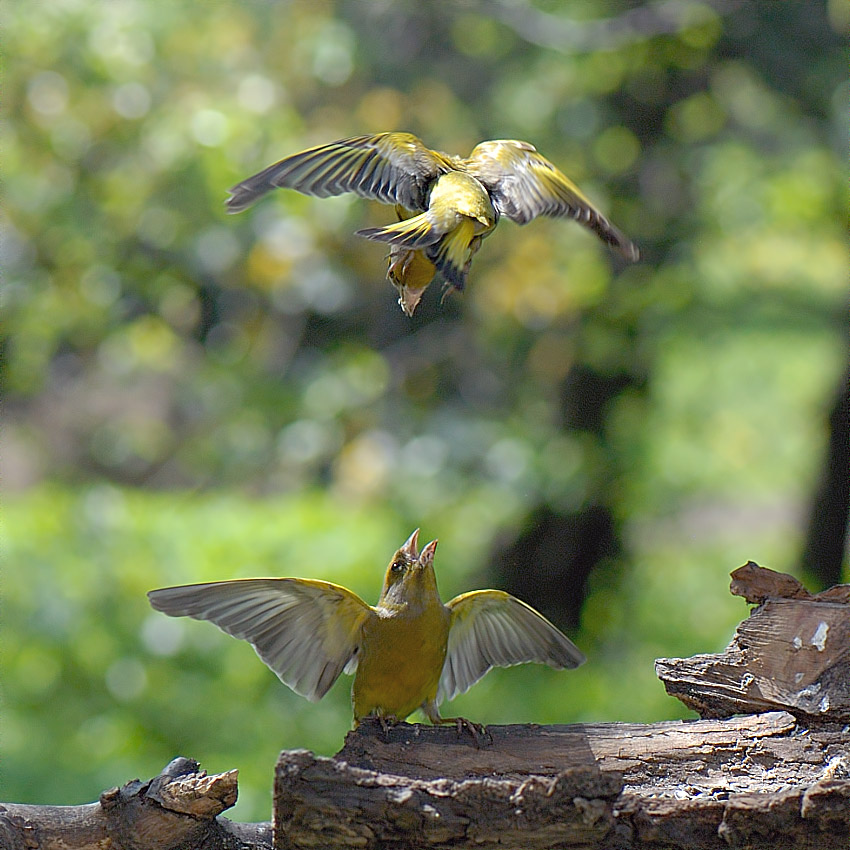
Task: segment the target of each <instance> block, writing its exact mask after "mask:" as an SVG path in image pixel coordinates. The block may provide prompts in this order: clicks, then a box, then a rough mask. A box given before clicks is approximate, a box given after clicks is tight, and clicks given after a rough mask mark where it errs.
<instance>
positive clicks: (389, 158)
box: [226, 133, 639, 315]
mask: <svg viewBox="0 0 850 850" xmlns="http://www.w3.org/2000/svg"><path fill="white" fill-rule="evenodd" d="M275 188H287V189H295V190H297V191H299V192H303V193H304V194H306V195H314V196H316V197H319V198H326V197H328V196H330V195H341V194H343V193H345V192H353V193H355V194H356V195H359V196H360V197H362V198H369V199H371V200H375V201H381V202H382V203H385V204H395V206H396V212H397V215H398V218H399V220H398V221H396V222H394V223H393V224H388V225H386V226H384V227H369V228H365V229H363V230H358V231H357V235H358V236H364V237H365V238H367V239H372V240H375V241H378V242H385V243H387V244H388V245H389V246H390V253H389V257H388V261H389V262H388V271H387V277H388V278H389V279H390V281H391V282H392V283H393V285H394V286H395V287H396V289H397V290H398V292H399V304H400V305H401V307H402V309H403V310H404V312H405V313H407V314H408V315H413V311H414V310H415V309H416V305H417V304H418V303H419V300H420V299H421V297H422V293H423V292H424V290H425V288H426V287H427V286H428V284H429V283H430V282H431V278H433V277H434V276H435V274H436V273H437V272H439V273H440V275H441V276H442V277H443V278H444V280H445V281H446V284H447V291H449V290H452V289H454V290H458V291H460V290H462V289H463V288H464V286H465V285H466V279H467V275H468V274H469V267H470V264H471V262H472V256H473V254H475V252H476V251H477V250H478V248H479V247H480V245H481V240H482V239H484V238H485V237H486V236H488V235H489V234H490V233H491V232H492V231H493V229H494V228H495V227H496V224H497V223H498V221H499V218H500V217H501V216H505V217H506V218H509V219H511V220H512V221H515V222H516V223H517V224H526V223H528V222H529V221H531V220H532V219H533V218H536V217H537V216H540V215H544V216H551V217H554V218H572V219H575V220H576V221H577V222H579V223H580V224H582V225H584V226H585V227H587V228H588V229H590V230H591V231H593V232H594V233H595V234H596V235H597V236H598V237H599V238H600V239H602V241H603V242H605V243H606V244H608V245H610V246H611V247H612V248H615V249H616V250H617V251H619V252H620V253H621V254H622V255H623V256H624V257H625V258H626V259H627V260H629V261H630V262H634V261H636V260H637V259H638V257H639V252H638V249H637V246H636V245H635V244H634V243H633V242H632V241H631V240H629V239H628V238H626V236H624V235H623V234H622V233H621V232H620V231H619V230H618V229H617V228H616V227H614V225H613V224H611V222H610V221H608V219H607V218H605V216H604V215H602V213H601V212H600V211H599V210H598V209H596V207H594V206H593V204H592V203H591V202H590V201H589V200H588V199H587V198H586V197H585V195H584V194H582V192H581V190H580V189H579V188H578V186H576V185H575V183H573V182H572V180H570V179H569V178H568V177H567V176H566V175H564V174H563V173H561V172H560V171H559V170H558V169H557V168H556V167H555V166H554V165H553V164H552V163H551V162H549V160H548V159H546V158H545V157H543V156H541V154H539V153H538V152H537V150H536V148H535V147H534V146H533V145H531V144H529V143H528V142H520V141H517V140H515V139H502V140H495V141H489V142H481V143H480V144H479V145H477V146H476V147H475V148H474V149H473V151H472V153H471V154H470V155H469V156H468V157H467V158H465V159H464V158H462V157H458V156H453V155H450V154H445V153H441V152H440V151H435V150H431V149H430V148H427V147H426V146H425V145H424V144H423V142H422V141H421V140H420V139H418V138H417V137H416V136H414V135H412V134H410V133H377V134H376V135H370V136H353V137H352V138H348V139H341V140H340V141H337V142H331V143H330V144H325V145H319V146H318V147H314V148H309V149H308V150H305V151H301V152H300V153H296V154H293V155H292V156H288V157H286V158H285V159H282V160H280V162H276V163H275V164H274V165H270V166H269V167H268V168H265V169H264V170H263V171H260V172H258V173H257V174H254V175H253V176H251V177H248V178H247V179H245V180H243V181H242V182H241V183H237V184H236V185H235V186H234V187H233V188H232V189H230V197H229V198H228V199H227V201H226V206H227V211H228V212H231V213H238V212H241V211H242V210H244V209H246V208H248V207H249V206H251V205H252V204H253V203H254V202H255V201H257V200H258V199H259V198H261V197H262V196H263V195H264V194H266V192H269V191H270V190H272V189H275ZM426 278H427V281H426ZM423 281H426V282H425V283H424V284H423Z"/></svg>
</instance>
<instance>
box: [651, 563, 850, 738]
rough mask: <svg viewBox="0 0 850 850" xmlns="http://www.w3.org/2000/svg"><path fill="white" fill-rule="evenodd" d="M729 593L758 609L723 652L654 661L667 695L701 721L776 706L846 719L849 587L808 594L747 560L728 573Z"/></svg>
mask: <svg viewBox="0 0 850 850" xmlns="http://www.w3.org/2000/svg"><path fill="white" fill-rule="evenodd" d="M731 589H732V592H733V593H735V594H737V595H739V596H743V597H744V598H745V599H747V601H749V602H759V603H760V604H759V606H758V607H757V608H756V609H755V610H754V611H753V612H752V614H751V615H750V616H749V617H748V618H747V619H746V620H744V621H743V622H742V623H741V624H740V625H739V626H738V629H737V630H736V632H735V636H734V637H733V638H732V642H731V643H730V644H729V646H728V647H727V648H726V650H725V651H724V652H723V653H721V654H715V655H695V656H693V657H692V658H660V659H658V660H657V661H656V662H655V670H656V673H657V674H658V677H659V678H660V679H661V681H662V682H664V687H665V688H666V689H667V693H669V694H670V695H671V696H675V697H677V698H678V699H680V700H681V701H682V702H683V703H685V705H687V706H688V707H689V708H692V709H693V710H694V711H696V712H698V713H699V714H700V715H701V716H702V717H728V716H730V715H732V714H740V713H746V712H753V711H771V710H778V709H779V710H786V711H790V712H792V713H793V714H794V715H795V716H797V717H798V718H801V719H803V720H806V721H812V720H818V721H824V720H826V721H835V722H847V721H850V605H848V604H847V602H848V601H850V586H848V585H837V586H836V587H832V588H830V589H829V590H826V591H823V592H822V593H819V594H817V595H814V596H813V595H811V594H809V593H808V591H806V590H805V588H803V587H802V585H801V584H800V583H799V582H798V581H797V580H796V579H795V578H793V577H792V576H788V575H784V574H782V573H774V572H773V571H771V570H766V569H764V568H762V567H759V566H757V565H756V564H753V563H752V562H750V563H748V564H746V565H745V566H743V567H741V568H740V569H738V570H735V572H733V573H732V587H731ZM842 600H844V601H842Z"/></svg>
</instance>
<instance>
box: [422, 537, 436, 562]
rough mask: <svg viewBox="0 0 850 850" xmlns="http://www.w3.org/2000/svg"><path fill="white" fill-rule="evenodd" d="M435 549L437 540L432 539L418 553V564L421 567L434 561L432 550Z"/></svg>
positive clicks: (434, 550)
mask: <svg viewBox="0 0 850 850" xmlns="http://www.w3.org/2000/svg"><path fill="white" fill-rule="evenodd" d="M436 551H437V541H436V540H432V541H431V542H430V543H428V544H427V545H426V546H425V547H424V548H423V549H422V552H421V554H420V555H419V564H420V566H423V567H430V566H431V564H433V563H434V552H436Z"/></svg>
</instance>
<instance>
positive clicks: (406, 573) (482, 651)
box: [148, 529, 585, 726]
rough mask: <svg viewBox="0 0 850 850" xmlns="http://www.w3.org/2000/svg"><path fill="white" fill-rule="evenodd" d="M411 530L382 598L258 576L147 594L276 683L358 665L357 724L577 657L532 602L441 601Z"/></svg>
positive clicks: (485, 596) (392, 717)
mask: <svg viewBox="0 0 850 850" xmlns="http://www.w3.org/2000/svg"><path fill="white" fill-rule="evenodd" d="M418 539H419V529H417V530H416V531H414V532H413V534H411V535H410V537H409V538H408V540H407V542H405V544H404V545H403V546H402V547H401V548H400V549H399V550H398V551H397V552H396V553H395V555H393V557H392V560H391V561H390V563H389V566H388V567H387V571H386V576H385V578H384V587H383V590H382V591H381V596H380V599H379V600H378V604H377V605H375V606H372V605H367V604H366V603H365V602H364V601H363V600H362V599H361V598H360V597H359V596H357V594H355V593H353V592H352V591H350V590H347V589H346V588H344V587H342V586H340V585H338V584H331V583H330V582H327V581H319V580H317V579H303V578H256V579H238V580H235V581H217V582H211V583H208V584H192V585H186V586H183V587H166V588H162V589H160V590H152V591H150V592H149V593H148V597H149V599H150V603H151V605H152V606H153V607H154V608H155V609H156V610H157V611H162V612H163V613H165V614H168V615H169V616H172V617H194V618H195V619H197V620H209V621H211V622H213V623H215V625H217V626H218V627H219V628H220V629H222V630H224V631H225V632H227V633H228V634H231V635H233V636H234V637H237V638H242V639H243V640H247V641H248V642H249V643H250V644H251V645H252V646H253V647H254V649H255V650H256V652H257V654H258V655H259V656H260V658H261V659H262V660H263V661H264V662H265V663H266V664H267V665H268V666H269V667H270V668H271V669H272V670H273V671H274V672H275V673H276V674H277V676H278V677H279V678H280V680H281V681H282V682H283V683H284V684H286V685H288V686H289V687H290V688H292V689H293V690H294V691H295V692H296V693H299V694H301V695H302V696H305V697H307V699H309V700H313V701H316V700H319V699H320V698H321V697H323V696H324V695H325V694H326V693H327V692H328V690H329V689H330V687H331V685H333V683H334V682H335V681H336V679H337V678H338V677H339V674H340V673H342V672H343V671H345V672H346V673H354V674H355V676H354V685H353V688H352V703H353V707H354V724H355V726H356V725H358V724H359V723H360V721H361V720H362V719H363V718H365V717H369V716H377V717H378V718H380V719H381V722H382V724H384V725H386V724H389V723H394V722H397V721H401V720H404V719H405V718H406V717H407V716H408V715H409V714H411V713H412V712H413V711H415V710H416V709H417V708H421V709H422V711H423V712H424V713H425V715H426V716H427V717H428V719H429V720H430V721H431V722H432V723H435V724H437V723H458V724H459V725H460V724H464V725H467V726H472V725H473V724H469V723H468V721H464V720H463V719H462V718H443V717H441V716H440V711H439V705H440V703H441V702H442V701H443V700H446V699H452V698H453V697H455V696H456V695H457V694H461V693H463V692H465V691H467V690H468V689H469V688H470V687H472V685H474V684H475V683H476V682H477V681H478V680H479V679H480V678H481V677H482V676H483V675H484V674H485V673H487V671H488V670H490V669H491V668H492V667H510V666H512V665H515V664H523V663H525V662H532V661H536V662H539V663H542V664H548V665H549V666H550V667H554V668H555V669H558V670H561V669H565V668H572V667H578V666H579V665H580V664H582V663H583V662H584V660H585V658H584V655H583V654H582V653H581V651H580V650H579V649H578V647H576V646H575V644H573V643H572V641H570V640H569V638H567V637H566V636H565V635H564V634H562V633H561V632H560V631H559V630H558V629H557V628H556V627H555V626H553V625H552V623H550V622H549V621H548V620H547V619H546V618H545V617H543V616H542V615H541V614H539V613H538V612H537V611H535V610H534V609H533V608H531V607H530V606H528V605H526V604H525V603H524V602H521V601H520V600H519V599H517V598H516V597H514V596H511V595H510V594H508V593H505V592H503V591H501V590H475V591H472V592H470V593H463V594H461V595H460V596H456V597H455V598H454V599H452V600H451V601H450V602H448V603H447V604H445V605H444V604H443V602H442V601H441V600H440V595H439V592H438V590H437V579H436V575H435V574H434V552H435V550H436V548H437V541H436V540H432V541H431V542H430V543H428V544H427V545H426V546H424V547H423V548H422V551H421V552H420V551H419V549H418Z"/></svg>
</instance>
